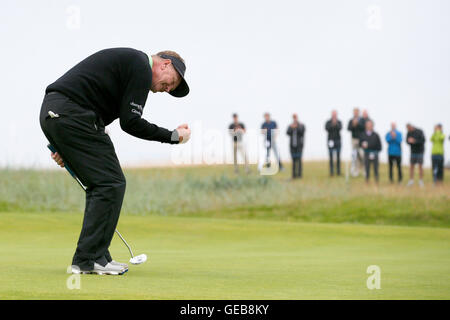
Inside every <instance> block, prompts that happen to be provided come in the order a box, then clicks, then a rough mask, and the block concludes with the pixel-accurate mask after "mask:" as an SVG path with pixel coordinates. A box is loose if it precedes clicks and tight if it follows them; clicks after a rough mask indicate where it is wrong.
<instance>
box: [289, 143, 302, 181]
mask: <svg viewBox="0 0 450 320" xmlns="http://www.w3.org/2000/svg"><path fill="white" fill-rule="evenodd" d="M291 157H292V178H294V179H296V178H301V177H302V149H298V148H297V149H296V148H291Z"/></svg>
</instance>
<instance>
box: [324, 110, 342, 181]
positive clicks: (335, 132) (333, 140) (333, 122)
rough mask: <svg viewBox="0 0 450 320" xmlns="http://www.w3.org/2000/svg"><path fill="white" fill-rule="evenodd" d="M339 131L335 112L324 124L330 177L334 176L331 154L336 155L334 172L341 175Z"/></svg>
mask: <svg viewBox="0 0 450 320" xmlns="http://www.w3.org/2000/svg"><path fill="white" fill-rule="evenodd" d="M341 129H342V123H341V121H339V120H338V118H337V111H336V110H333V111H332V112H331V119H330V120H328V121H327V122H326V124H325V130H327V132H328V152H329V155H330V176H333V175H334V161H333V154H334V153H336V172H337V175H338V176H340V175H341Z"/></svg>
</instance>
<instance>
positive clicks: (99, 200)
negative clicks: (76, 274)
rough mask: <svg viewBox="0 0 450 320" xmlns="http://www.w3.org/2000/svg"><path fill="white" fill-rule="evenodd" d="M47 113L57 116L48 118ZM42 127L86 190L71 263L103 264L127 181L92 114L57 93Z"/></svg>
mask: <svg viewBox="0 0 450 320" xmlns="http://www.w3.org/2000/svg"><path fill="white" fill-rule="evenodd" d="M49 111H52V112H53V113H55V114H57V115H58V117H53V118H52V117H51V116H50V115H49ZM39 120H40V124H41V128H42V131H43V132H44V134H45V136H46V137H47V139H48V141H49V142H50V143H51V144H52V145H53V146H54V147H55V148H56V150H57V151H58V153H59V154H60V155H61V157H62V158H63V160H64V163H66V164H67V165H68V166H69V167H70V168H71V169H72V170H73V171H74V172H75V174H76V175H77V176H78V178H79V179H80V180H81V182H82V183H83V184H84V185H85V186H86V187H87V189H86V208H85V211H84V219H83V226H82V229H81V233H80V237H79V240H78V244H77V248H76V251H75V254H74V256H73V260H72V264H74V265H78V266H79V267H80V268H81V270H92V268H93V266H94V262H97V263H99V264H101V265H103V266H104V265H106V264H107V263H108V262H110V261H111V260H112V258H111V255H110V253H109V251H108V248H109V245H110V243H111V240H112V237H113V235H114V231H115V229H116V226H117V222H118V220H119V215H120V210H121V207H122V201H123V197H124V194H125V176H124V174H123V172H122V169H121V167H120V163H119V160H118V159H117V156H116V153H115V150H114V146H113V144H112V142H111V139H110V138H109V136H108V135H107V134H106V133H105V126H104V125H103V122H102V121H101V119H100V118H99V117H97V115H96V113H95V112H94V111H92V110H90V109H87V108H84V107H81V106H79V105H78V104H76V103H75V102H73V101H72V100H70V99H69V98H67V97H65V96H64V95H62V94H59V93H56V92H55V93H53V92H52V93H50V94H47V95H46V96H45V97H44V101H43V103H42V107H41V112H40V117H39Z"/></svg>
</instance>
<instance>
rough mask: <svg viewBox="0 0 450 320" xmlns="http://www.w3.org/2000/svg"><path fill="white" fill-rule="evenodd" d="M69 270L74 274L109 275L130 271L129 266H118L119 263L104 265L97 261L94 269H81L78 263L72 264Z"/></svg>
mask: <svg viewBox="0 0 450 320" xmlns="http://www.w3.org/2000/svg"><path fill="white" fill-rule="evenodd" d="M68 271H71V272H72V273H74V274H98V275H103V274H108V275H114V276H118V275H122V274H124V273H125V272H127V271H128V267H123V266H118V265H112V264H111V263H108V264H107V265H106V266H104V267H103V266H102V265H100V264H98V263H97V262H95V263H94V269H92V270H81V269H80V267H78V266H77V265H72V266H71V267H70V269H69V270H68Z"/></svg>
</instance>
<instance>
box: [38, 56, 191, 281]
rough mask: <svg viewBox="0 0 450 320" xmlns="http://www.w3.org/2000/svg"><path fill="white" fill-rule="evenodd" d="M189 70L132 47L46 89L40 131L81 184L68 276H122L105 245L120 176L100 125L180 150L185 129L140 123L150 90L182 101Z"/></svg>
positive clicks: (115, 213)
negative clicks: (81, 206)
mask: <svg viewBox="0 0 450 320" xmlns="http://www.w3.org/2000/svg"><path fill="white" fill-rule="evenodd" d="M185 70H186V65H185V64H184V60H183V59H182V58H181V57H180V56H179V55H178V54H177V53H175V52H173V51H163V52H160V53H158V54H156V55H152V56H148V55H147V54H145V53H144V52H142V51H138V50H135V49H131V48H114V49H106V50H102V51H99V52H97V53H95V54H93V55H91V56H89V57H87V58H86V59H84V60H83V61H81V62H80V63H78V64H77V65H76V66H74V67H73V68H72V69H70V70H69V71H68V72H66V73H65V74H64V75H63V76H62V77H60V78H59V79H58V80H56V81H55V82H54V83H52V84H50V85H49V86H48V87H47V89H46V95H45V97H44V101H43V103H42V107H41V112H40V125H41V128H42V131H43V132H44V134H45V136H46V137H47V139H48V141H49V142H50V143H51V144H52V145H53V146H54V147H55V149H56V150H57V153H52V158H53V159H54V160H55V161H56V162H57V163H58V164H59V165H60V166H61V167H63V166H64V165H65V164H67V166H69V167H70V168H71V169H72V171H74V173H75V174H76V175H77V177H78V178H79V180H80V181H81V182H82V183H83V185H84V186H86V208H85V212H84V220H83V227H82V229H81V233H80V237H79V240H78V244H77V249H76V251H75V254H74V256H73V260H72V267H71V270H72V273H96V274H111V275H120V274H123V273H124V272H126V271H127V270H128V266H127V265H126V264H125V263H120V262H116V261H114V260H113V259H112V257H111V255H110V253H109V250H108V248H109V245H110V243H111V240H112V238H113V235H114V230H115V228H116V225H117V222H118V220H119V215H120V210H121V207H122V201H123V197H124V194H125V176H124V174H123V172H122V169H121V167H120V163H119V160H118V159H117V156H116V153H115V150H114V146H113V143H112V141H111V139H110V138H109V136H108V135H107V134H106V133H105V126H107V125H109V124H110V123H111V122H113V121H114V120H115V119H120V126H121V128H122V130H124V131H125V132H127V133H129V134H130V135H133V136H135V137H138V138H141V139H145V140H152V141H159V142H161V143H169V144H178V143H184V142H187V141H188V140H189V137H190V129H189V128H188V126H187V125H181V126H179V127H178V128H177V129H175V130H167V129H165V128H162V127H158V126H157V125H155V124H152V123H149V122H147V121H146V120H144V119H143V118H141V116H142V113H143V109H144V105H145V102H146V100H147V96H148V93H149V91H152V92H167V93H169V94H171V95H172V96H175V97H184V96H186V95H187V94H188V93H189V87H188V85H187V83H186V81H185V80H184V73H185Z"/></svg>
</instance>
